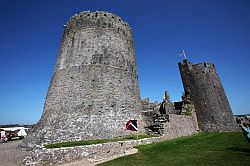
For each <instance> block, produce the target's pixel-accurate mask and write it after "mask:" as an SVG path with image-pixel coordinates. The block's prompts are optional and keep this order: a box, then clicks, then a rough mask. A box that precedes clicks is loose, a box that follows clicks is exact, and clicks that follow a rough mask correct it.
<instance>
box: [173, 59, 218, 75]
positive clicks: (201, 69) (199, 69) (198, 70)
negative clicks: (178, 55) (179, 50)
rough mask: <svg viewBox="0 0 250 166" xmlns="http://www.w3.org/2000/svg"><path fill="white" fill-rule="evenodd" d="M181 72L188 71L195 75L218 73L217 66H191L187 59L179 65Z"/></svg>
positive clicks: (197, 64) (209, 64) (201, 64)
mask: <svg viewBox="0 0 250 166" xmlns="http://www.w3.org/2000/svg"><path fill="white" fill-rule="evenodd" d="M178 65H179V67H180V69H181V70H185V69H186V70H188V71H189V72H195V74H202V73H203V74H204V73H216V69H215V65H214V64H212V63H207V62H202V63H196V64H191V63H190V62H189V61H188V60H187V59H185V60H183V62H182V63H181V62H180V63H178Z"/></svg>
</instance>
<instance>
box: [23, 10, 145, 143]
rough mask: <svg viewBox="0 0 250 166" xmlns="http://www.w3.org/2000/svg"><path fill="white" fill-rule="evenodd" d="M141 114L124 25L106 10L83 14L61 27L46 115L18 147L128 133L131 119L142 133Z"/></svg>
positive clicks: (128, 34)
mask: <svg viewBox="0 0 250 166" xmlns="http://www.w3.org/2000/svg"><path fill="white" fill-rule="evenodd" d="M140 110H141V102H140V94H139V87H138V75H137V67H136V57H135V48H134V42H133V36H132V31H131V28H130V27H129V25H128V23H127V22H124V21H123V20H122V19H121V18H120V17H118V16H116V15H114V14H111V13H107V12H101V11H100V12H99V11H98V12H90V11H86V12H81V13H79V14H76V15H74V16H72V17H71V18H70V20H69V21H68V22H67V24H66V25H65V29H64V34H63V39H62V42H61V47H60V51H59V55H58V58H57V63H56V68H55V71H54V73H53V77H52V79H51V83H50V86H49V90H48V94H47V97H46V102H45V105H44V112H43V114H42V117H41V119H40V121H39V122H38V124H37V125H36V126H35V128H34V129H33V131H32V133H31V134H30V135H29V136H28V137H27V139H26V140H24V142H23V144H22V145H23V146H26V147H32V146H34V145H35V144H47V143H55V142H63V141H70V140H90V139H102V138H113V137H118V136H122V135H127V134H129V132H128V131H125V124H126V122H127V121H128V120H130V119H133V120H138V123H139V131H141V132H142V127H140V123H141V115H140ZM22 145H21V146H22Z"/></svg>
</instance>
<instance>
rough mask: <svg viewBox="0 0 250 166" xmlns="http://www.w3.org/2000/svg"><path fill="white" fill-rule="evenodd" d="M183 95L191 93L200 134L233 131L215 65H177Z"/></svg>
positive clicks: (227, 105)
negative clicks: (201, 131) (202, 132)
mask: <svg viewBox="0 0 250 166" xmlns="http://www.w3.org/2000/svg"><path fill="white" fill-rule="evenodd" d="M178 65H179V69H180V74H181V77H182V82H183V86H184V90H185V93H187V92H189V93H190V99H191V102H192V103H193V104H194V106H195V109H196V113H197V120H198V124H199V128H200V129H201V130H203V131H235V130H237V129H238V128H237V125H236V122H234V118H233V113H232V110H231V108H230V105H229V102H228V100H227V96H226V94H225V91H224V88H223V86H222V84H221V81H220V78H219V75H218V74H217V72H216V69H215V66H214V64H211V63H198V64H191V63H190V62H189V61H188V60H186V59H185V60H184V61H183V63H179V64H178Z"/></svg>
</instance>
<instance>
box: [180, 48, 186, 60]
mask: <svg viewBox="0 0 250 166" xmlns="http://www.w3.org/2000/svg"><path fill="white" fill-rule="evenodd" d="M179 56H180V57H181V56H183V57H184V58H185V59H187V58H186V53H185V51H184V50H181V52H180V54H179Z"/></svg>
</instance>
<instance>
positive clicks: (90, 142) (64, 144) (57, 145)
mask: <svg viewBox="0 0 250 166" xmlns="http://www.w3.org/2000/svg"><path fill="white" fill-rule="evenodd" d="M156 136H157V135H153V134H150V135H149V134H144V135H138V139H143V138H150V137H156ZM136 139H137V135H128V136H125V137H121V138H114V139H97V140H88V141H70V142H62V143H55V144H48V145H45V148H48V149H52V148H61V147H72V146H83V145H93V144H100V143H106V142H116V141H125V140H136Z"/></svg>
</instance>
